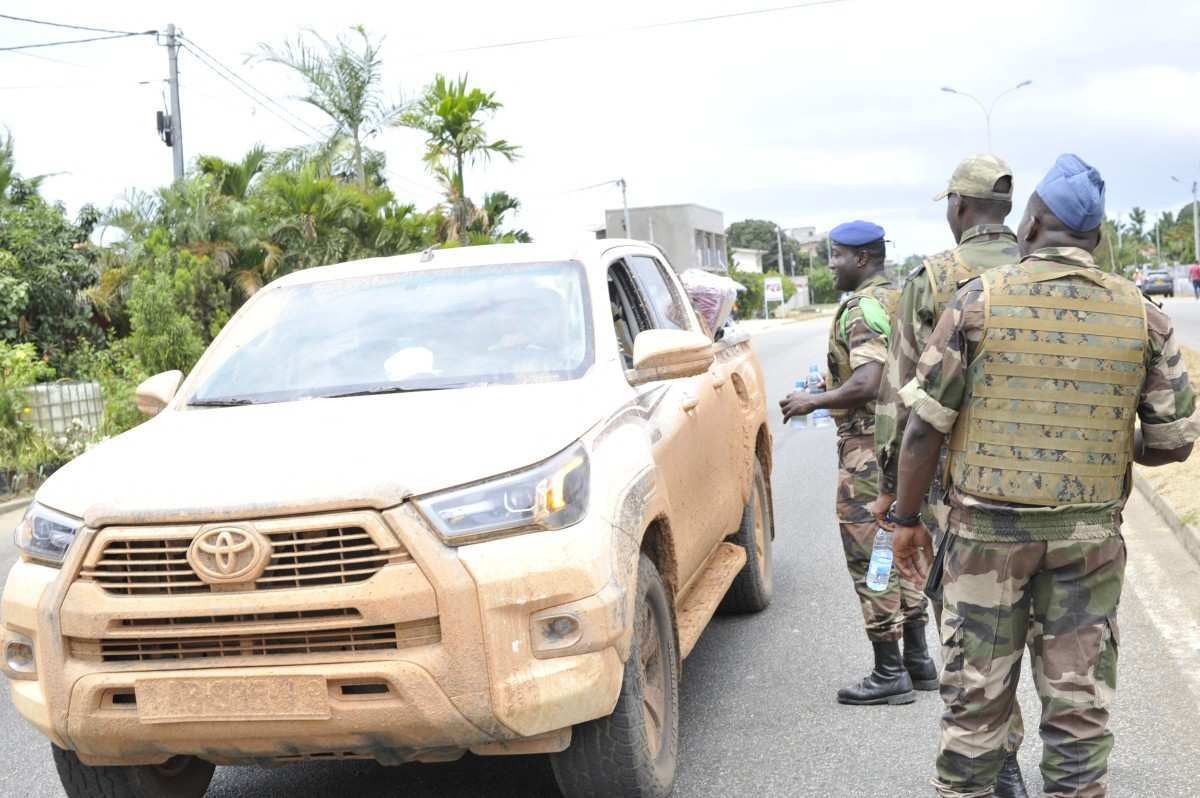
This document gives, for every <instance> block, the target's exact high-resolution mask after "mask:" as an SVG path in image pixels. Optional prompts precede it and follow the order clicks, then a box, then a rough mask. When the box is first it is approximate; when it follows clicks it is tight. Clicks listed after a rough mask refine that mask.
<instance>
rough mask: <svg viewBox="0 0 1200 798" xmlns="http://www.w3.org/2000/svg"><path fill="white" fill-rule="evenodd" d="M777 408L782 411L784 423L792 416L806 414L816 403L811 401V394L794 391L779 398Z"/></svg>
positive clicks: (815, 407) (812, 409) (815, 406)
mask: <svg viewBox="0 0 1200 798" xmlns="http://www.w3.org/2000/svg"><path fill="white" fill-rule="evenodd" d="M779 409H780V410H782V411H783V423H785V424H786V423H787V422H788V419H790V418H792V417H793V416H807V415H808V414H809V413H811V412H812V411H814V410H816V409H817V405H816V403H815V402H813V397H812V394H810V393H807V392H805V391H795V392H793V393H790V394H788V395H787V398H786V399H782V400H780V402H779Z"/></svg>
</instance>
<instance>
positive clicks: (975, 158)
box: [933, 155, 1012, 202]
mask: <svg viewBox="0 0 1200 798" xmlns="http://www.w3.org/2000/svg"><path fill="white" fill-rule="evenodd" d="M1002 177H1007V178H1011V177H1012V169H1009V168H1008V164H1006V163H1005V162H1004V161H1002V160H1001V159H999V158H997V157H996V156H995V155H972V156H971V157H970V158H966V159H964V160H963V162H962V163H960V164H959V165H958V168H956V169H955V170H954V174H952V175H951V176H950V185H948V186H947V187H946V190H945V191H942V192H940V193H938V195H937V196H936V197H934V198H933V201H934V202H937V201H938V200H944V199H945V198H946V197H948V196H950V195H951V194H958V195H959V196H961V197H975V198H977V199H994V200H1012V189H1011V188H1010V189H1009V190H1008V191H1007V192H1004V191H993V190H992V189H993V188H995V186H996V181H997V180H999V179H1000V178H1002Z"/></svg>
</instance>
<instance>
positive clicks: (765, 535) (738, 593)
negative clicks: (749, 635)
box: [717, 457, 775, 614]
mask: <svg viewBox="0 0 1200 798" xmlns="http://www.w3.org/2000/svg"><path fill="white" fill-rule="evenodd" d="M774 539H775V513H774V512H773V511H772V508H771V488H770V485H769V483H768V482H767V475H766V472H764V471H763V467H762V463H761V462H760V461H759V460H758V458H757V457H756V458H755V459H754V484H753V486H752V490H751V491H750V501H748V502H746V507H745V509H743V510H742V524H741V526H740V527H738V531H737V534H736V535H734V536H733V538H731V540H732V541H733V542H734V543H736V544H738V545H739V546H741V547H742V548H743V549H745V550H746V564H745V565H744V566H742V570H741V571H739V572H738V575H737V576H736V577H734V580H733V584H731V585H730V586H729V590H728V591H726V593H725V598H723V599H721V605H720V606H719V607H718V608H717V609H719V610H720V611H721V612H722V613H728V614H741V613H750V612H762V611H763V610H765V609H766V608H767V607H768V606H769V605H770V603H771V595H772V594H773V593H774V590H775V580H774V573H775V565H774V562H773V559H772V550H773V548H774Z"/></svg>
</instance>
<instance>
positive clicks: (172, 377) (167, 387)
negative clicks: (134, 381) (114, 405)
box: [137, 370, 183, 416]
mask: <svg viewBox="0 0 1200 798" xmlns="http://www.w3.org/2000/svg"><path fill="white" fill-rule="evenodd" d="M181 382H183V372H182V371H178V370H175V371H164V372H162V373H161V374H155V375H154V376H153V377H150V378H149V379H147V380H146V381H145V382H143V383H142V384H141V385H139V386H138V387H137V409H138V411H139V412H140V413H141V414H142V415H144V416H157V415H158V413H159V411H161V410H162V409H163V408H164V407H166V406H167V403H168V402H170V401H171V400H172V399H174V398H175V392H176V391H178V390H179V383H181Z"/></svg>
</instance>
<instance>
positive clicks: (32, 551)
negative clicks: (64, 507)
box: [13, 502, 83, 565]
mask: <svg viewBox="0 0 1200 798" xmlns="http://www.w3.org/2000/svg"><path fill="white" fill-rule="evenodd" d="M82 526H83V521H80V520H79V519H78V518H72V517H71V516H69V515H63V514H62V513H59V512H56V511H54V510H51V509H50V508H49V507H43V506H42V505H40V504H38V503H37V502H34V503H33V504H31V505H29V509H28V510H26V511H25V517H24V518H22V519H21V523H19V524H17V528H16V530H15V531H14V532H13V539H14V541H15V542H16V544H17V548H18V549H20V550H21V551H23V552H25V553H26V554H27V555H29V556H30V557H31V558H33V559H35V560H40V561H42V562H45V563H49V564H51V565H62V561H63V558H64V557H66V556H67V549H68V548H70V547H71V541H73V540H75V533H76V532H78V531H79V529H80V527H82Z"/></svg>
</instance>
